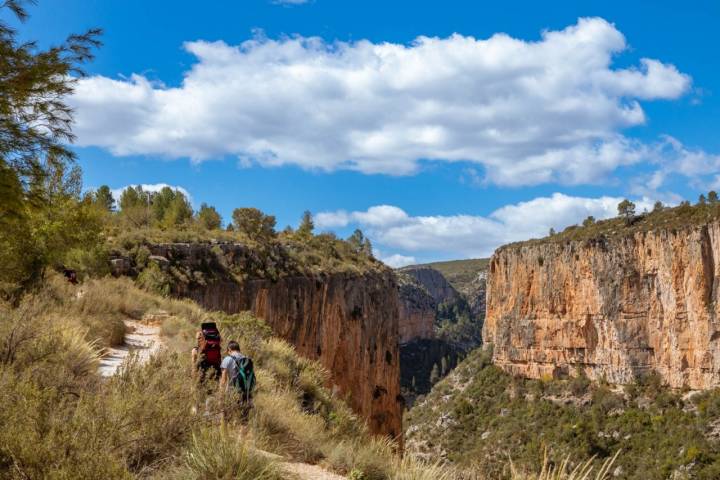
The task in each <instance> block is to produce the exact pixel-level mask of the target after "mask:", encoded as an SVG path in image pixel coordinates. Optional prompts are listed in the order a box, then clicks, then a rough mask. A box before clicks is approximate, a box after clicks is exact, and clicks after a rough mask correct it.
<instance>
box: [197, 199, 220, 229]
mask: <svg viewBox="0 0 720 480" xmlns="http://www.w3.org/2000/svg"><path fill="white" fill-rule="evenodd" d="M197 221H198V223H199V224H200V225H201V226H202V227H203V228H204V229H206V230H218V229H219V228H220V226H221V225H222V217H221V216H220V214H219V213H218V211H217V210H216V209H215V207H212V206H209V205H208V204H207V203H203V204H202V205H200V210H198V212H197Z"/></svg>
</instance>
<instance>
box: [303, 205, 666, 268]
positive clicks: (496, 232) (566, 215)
mask: <svg viewBox="0 0 720 480" xmlns="http://www.w3.org/2000/svg"><path fill="white" fill-rule="evenodd" d="M621 201H622V198H619V197H600V198H584V197H573V196H568V195H564V194H562V193H555V194H553V195H552V196H550V197H539V198H535V199H533V200H530V201H527V202H520V203H517V204H513V205H507V206H504V207H502V208H499V209H497V210H495V211H494V212H492V213H491V214H490V215H488V216H486V217H485V216H474V215H450V216H439V215H438V216H411V215H409V214H407V213H406V212H405V211H404V210H402V209H401V208H398V207H396V206H392V205H377V206H374V207H370V208H368V209H367V210H365V211H355V212H346V211H342V210H340V211H334V212H322V213H318V214H317V215H316V216H315V223H316V225H317V226H318V227H320V228H325V229H332V228H343V227H347V226H349V225H357V226H359V227H361V228H363V229H365V230H366V233H367V234H368V235H369V236H370V237H371V238H372V240H373V241H374V242H376V243H378V244H379V245H380V248H381V249H382V250H385V249H387V248H390V249H394V250H401V251H403V252H443V253H444V254H445V255H447V256H448V257H450V258H460V257H475V258H477V257H487V256H489V255H490V254H492V252H493V251H494V250H495V248H497V247H498V246H500V245H503V244H505V243H509V242H515V241H520V240H527V239H529V238H537V237H543V236H545V235H547V233H548V231H549V229H550V228H551V227H552V228H555V229H556V230H558V231H559V230H562V229H564V228H565V227H567V226H569V225H573V224H577V223H580V222H582V220H583V219H585V218H587V216H588V215H592V216H594V217H595V218H596V219H605V218H610V217H614V216H616V215H617V205H618V203H620V202H621ZM635 203H636V205H637V209H638V211H642V210H643V209H648V210H650V209H651V208H652V204H653V202H652V201H651V200H650V199H648V198H645V199H641V200H637V201H635ZM402 257H403V255H401V254H397V256H396V257H393V256H387V257H383V256H382V255H381V258H383V259H387V260H388V261H386V263H388V264H389V265H393V263H395V264H400V263H402ZM405 258H409V259H412V260H414V258H415V257H405ZM406 264H407V263H406Z"/></svg>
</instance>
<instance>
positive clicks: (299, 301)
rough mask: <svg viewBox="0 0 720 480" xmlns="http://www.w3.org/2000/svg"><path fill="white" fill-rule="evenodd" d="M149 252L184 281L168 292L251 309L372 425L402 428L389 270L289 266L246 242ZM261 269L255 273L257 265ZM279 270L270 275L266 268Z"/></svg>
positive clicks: (391, 431) (383, 429)
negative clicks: (322, 371) (325, 374)
mask: <svg viewBox="0 0 720 480" xmlns="http://www.w3.org/2000/svg"><path fill="white" fill-rule="evenodd" d="M150 251H151V252H152V254H153V255H157V256H160V257H164V258H166V259H168V261H169V265H170V266H169V268H170V269H173V268H176V267H178V268H179V269H181V270H182V271H183V272H186V273H184V274H183V275H185V276H186V277H187V278H186V281H184V282H176V283H174V285H173V294H175V295H177V296H181V297H186V298H191V299H193V300H195V301H196V302H198V303H199V304H200V305H202V306H203V307H205V308H207V309H211V310H221V311H224V312H227V313H236V312H240V311H245V310H250V311H252V312H254V313H255V315H257V316H258V317H260V318H262V319H264V320H265V321H266V322H267V323H268V324H269V325H270V326H271V327H272V329H273V330H274V332H275V333H276V334H277V335H278V336H280V337H282V338H284V339H286V340H287V341H288V342H290V343H291V344H293V345H294V346H295V347H296V349H297V351H298V352H299V353H300V354H301V355H304V356H306V357H308V358H311V359H317V360H319V361H320V363H322V364H323V365H324V366H325V367H326V368H327V369H328V371H329V372H330V374H331V377H332V382H333V385H334V386H335V387H336V388H337V390H339V393H340V395H341V396H343V397H345V396H347V397H348V398H349V402H350V406H351V407H352V408H353V409H354V410H355V411H356V412H358V413H359V414H361V415H362V416H364V417H365V418H367V420H368V424H369V426H370V428H371V430H372V431H373V432H375V433H382V434H388V435H390V436H392V437H399V436H400V435H401V433H402V428H401V412H402V407H403V403H402V402H403V399H402V397H401V395H400V382H399V379H400V358H399V349H398V308H399V307H398V295H397V291H398V287H397V284H396V281H395V276H394V274H393V272H392V271H390V270H389V269H386V268H378V269H374V270H370V271H367V272H365V273H354V274H350V273H335V274H322V275H302V274H300V273H291V274H287V270H288V269H289V266H288V265H283V264H282V262H283V257H282V255H274V254H272V252H271V253H269V254H267V255H266V258H261V257H259V256H258V254H257V253H256V252H254V251H253V250H251V249H248V248H247V247H245V246H243V245H237V244H219V245H214V246H210V245H197V244H193V245H189V244H164V245H154V246H150ZM261 270H262V271H263V272H265V273H263V274H259V273H258V272H259V271H261ZM275 271H284V272H285V273H284V274H282V275H276V276H275V278H267V277H268V274H267V272H275Z"/></svg>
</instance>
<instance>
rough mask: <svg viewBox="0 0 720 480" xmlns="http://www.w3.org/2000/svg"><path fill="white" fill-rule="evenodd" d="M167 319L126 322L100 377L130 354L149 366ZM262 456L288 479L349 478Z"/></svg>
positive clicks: (156, 316) (113, 370) (103, 361)
mask: <svg viewBox="0 0 720 480" xmlns="http://www.w3.org/2000/svg"><path fill="white" fill-rule="evenodd" d="M167 316H168V315H167V313H165V312H159V313H156V314H152V315H146V316H145V317H143V319H142V320H125V341H124V343H123V345H120V346H118V347H112V348H110V349H108V351H107V353H106V354H105V355H104V356H103V358H102V359H101V360H100V368H99V371H100V375H102V376H103V377H112V376H113V375H115V374H116V373H117V372H118V371H119V370H120V367H122V365H123V364H124V363H125V361H126V360H127V359H128V357H130V355H131V354H134V355H137V360H138V361H139V362H140V363H144V362H147V361H148V360H149V359H150V357H151V356H152V355H153V354H154V353H156V352H158V351H159V350H160V349H161V348H162V347H163V341H162V339H161V338H160V325H161V323H162V320H164V319H165V317H167ZM262 454H263V455H267V456H268V457H271V458H273V459H275V460H276V461H277V462H278V464H279V465H280V467H281V468H282V469H283V470H284V471H285V472H287V474H288V478H293V479H297V480H343V479H345V478H346V477H342V476H340V475H337V474H334V473H332V472H328V471H327V470H324V469H322V468H321V467H318V466H317V465H310V464H306V463H297V462H293V461H290V460H288V459H286V458H285V457H282V456H280V455H277V454H274V453H270V452H262Z"/></svg>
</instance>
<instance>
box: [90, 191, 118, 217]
mask: <svg viewBox="0 0 720 480" xmlns="http://www.w3.org/2000/svg"><path fill="white" fill-rule="evenodd" d="M92 202H93V203H94V204H95V205H97V206H98V207H100V208H101V209H103V210H107V211H108V212H112V211H113V210H115V199H114V198H113V196H112V192H111V191H110V187H108V186H107V185H101V186H100V187H99V188H98V189H97V190H95V191H94V192H93V194H92Z"/></svg>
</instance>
